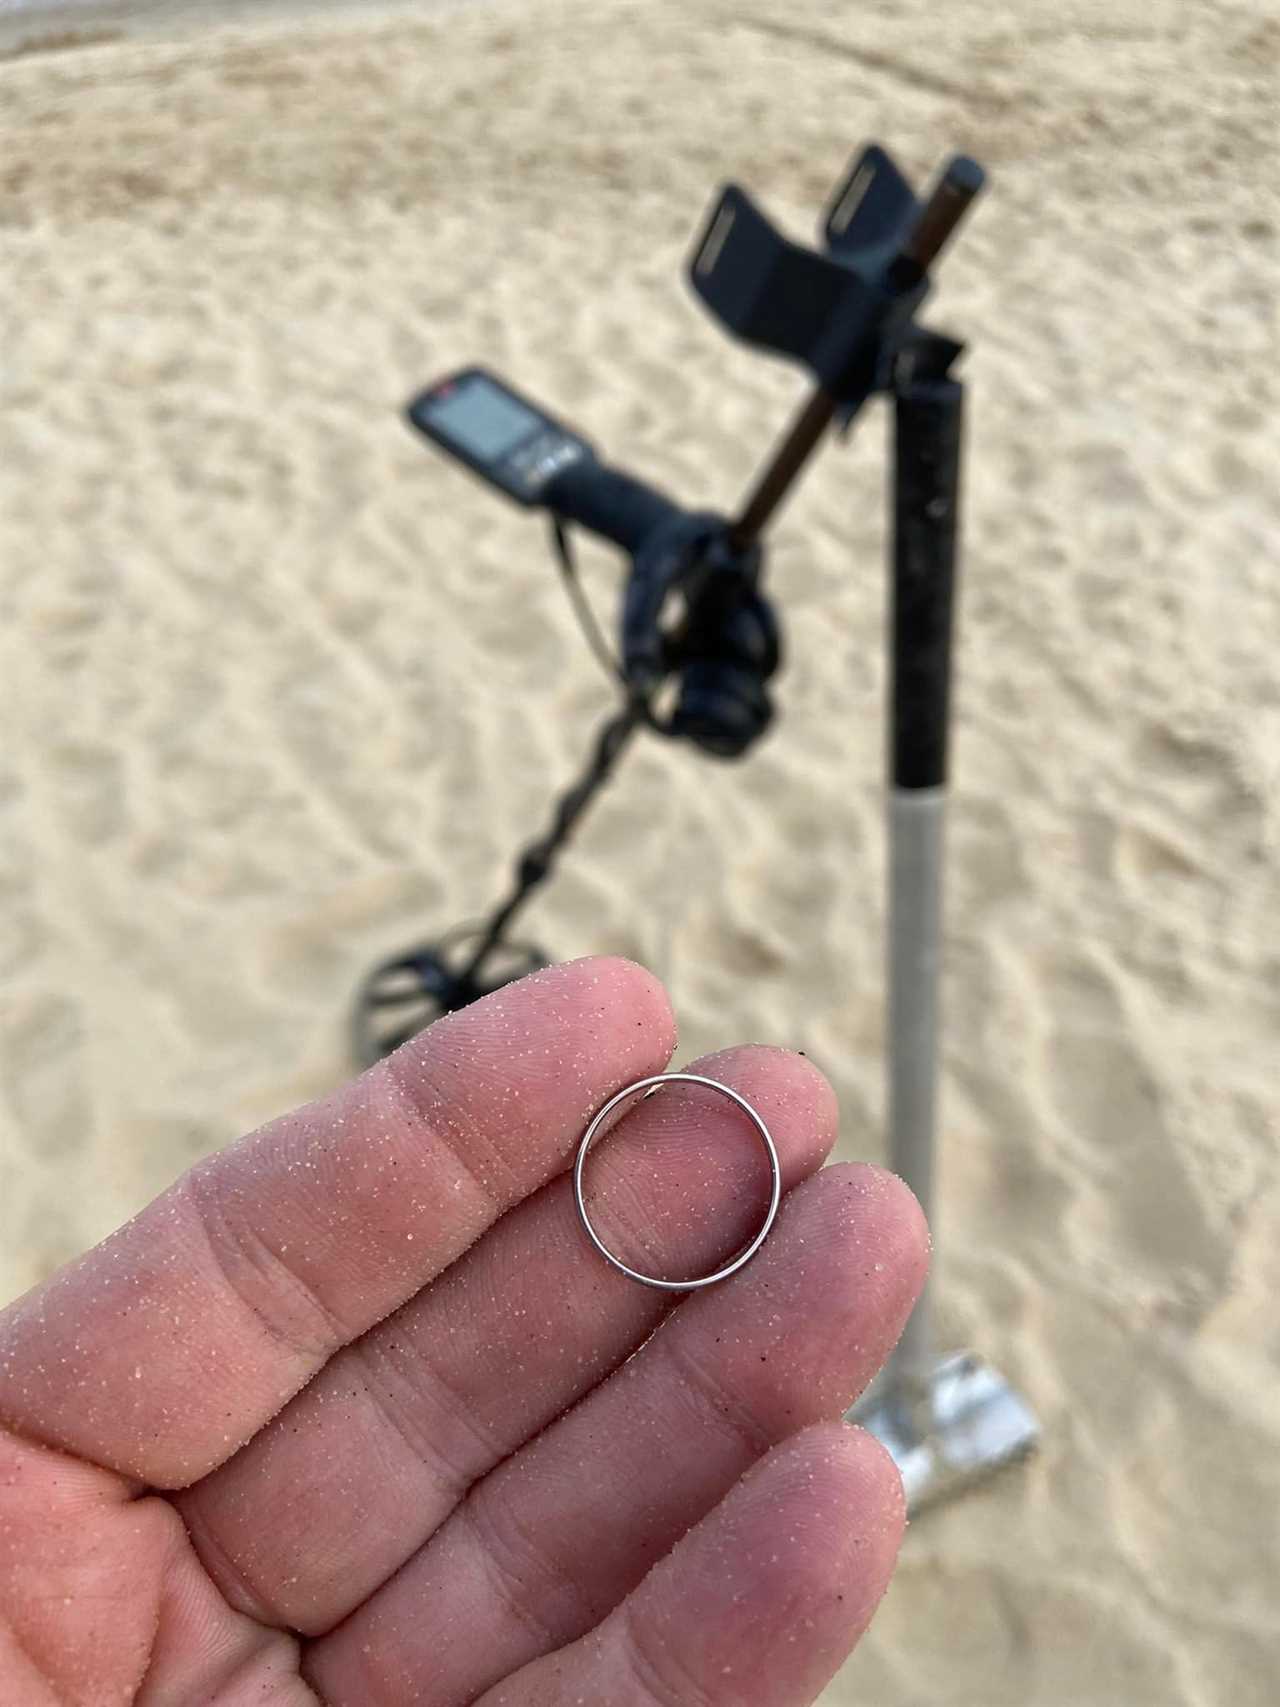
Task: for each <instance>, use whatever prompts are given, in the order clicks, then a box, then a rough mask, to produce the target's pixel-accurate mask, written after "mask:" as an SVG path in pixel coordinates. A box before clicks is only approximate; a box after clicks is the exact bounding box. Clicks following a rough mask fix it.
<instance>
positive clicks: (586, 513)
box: [546, 457, 682, 555]
mask: <svg viewBox="0 0 1280 1707" xmlns="http://www.w3.org/2000/svg"><path fill="white" fill-rule="evenodd" d="M546 503H547V505H548V507H549V508H550V509H552V510H554V512H555V513H556V515H558V516H561V517H563V519H564V520H565V521H567V522H576V523H577V524H578V526H579V527H584V528H586V529H587V531H588V532H589V533H598V534H600V535H601V536H602V537H603V538H604V539H610V540H612V541H613V543H614V544H615V545H620V546H621V547H622V549H623V550H624V551H628V552H631V553H632V554H633V555H634V553H635V552H637V551H638V550H639V549H640V547H641V546H642V545H643V544H644V543H645V541H646V540H647V539H649V538H650V537H651V536H652V535H653V534H654V533H656V531H657V530H658V528H660V527H663V526H665V525H666V524H667V523H668V522H672V521H675V520H676V519H677V518H678V517H679V516H680V515H681V514H682V512H681V510H680V508H679V506H678V505H677V504H674V503H672V501H671V499H670V498H668V497H666V496H665V495H664V494H663V493H661V492H656V491H655V490H654V489H653V487H652V486H646V485H645V484H644V483H643V482H642V481H640V480H633V479H632V477H631V476H630V475H629V474H619V473H618V472H617V470H616V469H612V468H606V467H605V466H604V465H603V463H599V462H596V461H595V460H594V458H591V457H587V458H584V459H583V460H582V461H580V462H576V463H573V464H571V465H570V466H569V467H568V468H566V469H565V471H564V473H563V474H558V475H557V476H556V478H555V479H554V480H553V481H552V482H551V484H550V486H549V487H548V488H547V493H546Z"/></svg>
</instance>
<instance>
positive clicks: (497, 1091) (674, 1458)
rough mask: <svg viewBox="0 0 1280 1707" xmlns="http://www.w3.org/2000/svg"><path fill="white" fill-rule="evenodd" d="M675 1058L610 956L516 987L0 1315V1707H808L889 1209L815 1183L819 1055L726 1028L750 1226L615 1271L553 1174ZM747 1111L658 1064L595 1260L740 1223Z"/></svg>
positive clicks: (843, 1533)
mask: <svg viewBox="0 0 1280 1707" xmlns="http://www.w3.org/2000/svg"><path fill="white" fill-rule="evenodd" d="M671 1046H672V1035H671V1021H670V1016H669V1012H668V1010H667V1007H666V1003H665V1000H664V998H663V996H662V994H661V991H660V990H659V989H658V988H657V986H656V985H655V984H654V983H653V981H652V980H651V979H649V978H648V977H647V976H646V975H645V974H643V973H641V972H639V971H638V970H637V969H636V968H634V967H630V966H628V965H626V964H625V963H622V962H599V961H597V962H579V963H576V964H574V965H571V966H565V967H560V968H556V969H554V970H553V971H551V972H549V973H546V974H542V975H539V976H538V977H536V978H534V979H530V980H526V981H524V983H522V984H520V985H518V986H513V987H512V988H511V989H509V990H507V991H505V992H502V993H501V994H499V995H498V996H497V997H494V998H490V999H489V1000H488V1001H487V1002H485V1003H481V1004H478V1005H477V1006H476V1007H475V1008H473V1009H469V1010H467V1011H466V1012H464V1013H462V1014H460V1015H457V1016H454V1017H453V1018H451V1019H449V1020H447V1021H445V1022H442V1023H441V1024H440V1025H438V1026H435V1027H433V1028H432V1030H431V1031H430V1032H429V1033H427V1034H426V1035H425V1036H424V1037H423V1038H422V1039H420V1040H417V1041H415V1042H414V1043H413V1044H410V1045H408V1046H406V1048H405V1049H404V1050H402V1051H401V1052H400V1054H399V1055H398V1056H397V1057H396V1058H395V1059H394V1060H393V1062H392V1063H390V1064H384V1065H383V1066H382V1067H379V1068H375V1069H374V1070H373V1071H372V1072H370V1073H368V1074H366V1075H365V1076H364V1078H363V1079H360V1080H357V1081H355V1082H354V1083H353V1084H352V1085H349V1086H347V1087H345V1088H344V1089H343V1090H342V1091H340V1092H338V1093H337V1094H336V1095H334V1096H333V1097H331V1098H329V1099H327V1100H326V1101H325V1102H323V1103H320V1104H316V1105H313V1106H312V1107H310V1108H308V1109H304V1110H301V1111H299V1112H298V1113H297V1114H294V1115H291V1116H288V1117H286V1118H285V1119H284V1120H282V1121H279V1122H276V1123H275V1124H274V1125H273V1126H271V1127H268V1128H266V1129H265V1130H264V1131H263V1132H262V1133H260V1134H257V1135H256V1136H254V1137H253V1138H251V1139H248V1140H246V1141H244V1143H242V1144H241V1145H238V1146H235V1147H233V1148H232V1149H231V1150H229V1151H227V1152H224V1153H223V1154H222V1155H220V1156H218V1157H215V1158H213V1159H212V1160H211V1161H210V1162H209V1163H207V1164H205V1165H203V1166H202V1167H201V1168H198V1169H196V1170H195V1171H194V1172H193V1173H192V1174H190V1175H188V1176H187V1177H186V1178H185V1179H184V1180H182V1181H180V1182H179V1183H178V1185H176V1186H175V1187H174V1188H173V1189H172V1191H170V1192H169V1193H167V1194H166V1195H165V1196H164V1197H162V1198H160V1199H159V1200H157V1202H156V1203H155V1204H153V1205H152V1206H151V1207H150V1208H149V1209H148V1210H146V1211H144V1212H143V1214H142V1215H141V1216H139V1217H138V1218H137V1219H136V1220H135V1221H134V1222H131V1223H130V1224H129V1225H128V1226H127V1227H125V1228H123V1229H122V1230H121V1231H120V1232H119V1233H117V1234H115V1235H113V1237H112V1238H111V1239H109V1240H108V1241H107V1242H106V1243H105V1244H104V1245H103V1246H101V1247H99V1248H98V1250H96V1251H94V1252H91V1253H90V1254H89V1256H88V1257H86V1258H84V1259H83V1260H82V1261H81V1262H80V1263H78V1264H75V1265H72V1266H71V1267H70V1268H69V1269H67V1270H64V1271H63V1273H62V1274H61V1275H59V1276H57V1277H55V1279H54V1280H53V1281H52V1282H51V1283H50V1284H49V1285H48V1286H47V1287H45V1288H44V1289H42V1290H41V1291H39V1292H37V1293H34V1294H31V1295H29V1296H28V1297H27V1298H25V1299H22V1300H20V1301H19V1302H18V1303H17V1304H16V1305H14V1306H13V1307H12V1308H11V1309H10V1310H9V1311H8V1312H7V1313H6V1314H5V1315H4V1316H3V1317H0V1419H3V1421H4V1423H5V1424H6V1425H7V1429H8V1432H7V1433H5V1434H3V1435H0V1442H2V1443H3V1444H2V1446H0V1457H2V1458H3V1460H4V1472H5V1473H4V1474H3V1475H0V1700H4V1701H9V1700H13V1701H22V1702H24V1703H30V1704H31V1707H44V1704H45V1703H48V1704H49V1707H53V1704H55V1703H57V1704H63V1703H68V1702H74V1703H84V1704H85V1707H90V1704H92V1707H98V1704H99V1703H107V1702H113V1703H116V1702H118V1703H137V1704H139V1707H171V1704H172V1707H189V1704H194V1703H202V1704H208V1707H240V1704H242V1703H245V1704H247V1703H249V1702H253V1703H254V1704H255V1707H263V1704H265V1707H294V1704H300V1703H308V1704H311V1707H314V1704H315V1703H317V1702H322V1703H325V1704H327V1707H349V1704H350V1707H357V1704H358V1707H384V1704H385V1707H391V1704H396V1707H399V1704H400V1703H405V1702H421V1703H424V1704H425V1707H455V1704H457V1707H462V1704H463V1703H473V1702H477V1703H483V1704H484V1707H498V1704H499V1703H502V1704H503V1707H551V1704H553V1703H562V1702H565V1701H575V1700H579V1699H582V1700H586V1701H591V1702H593V1703H617V1704H618V1707H623V1704H626V1707H631V1704H635V1707H658V1704H661V1707H670V1704H673V1703H676V1702H679V1703H682V1704H683V1703H691V1702H699V1703H705V1704H706V1707H738V1704H742V1703H747V1702H750V1703H751V1707H799V1704H801V1703H806V1702H810V1701H812V1699H813V1697H814V1696H815V1694H816V1693H817V1692H818V1690H819V1689H820V1688H821V1687H822V1685H823V1683H824V1682H825V1681H826V1679H827V1678H828V1677H829V1676H830V1674H831V1672H832V1671H833V1670H834V1669H835V1667H836V1666H837V1665H838V1664H839V1663H840V1662H841V1660H842V1659H843V1657H844V1655H845V1654H846V1652H847V1651H848V1649H849V1647H850V1646H851V1645H852V1643H853V1641H854V1640H855V1639H856V1636H857V1634H858V1633H859V1631H860V1630H861V1628H862V1626H863V1625H864V1624H865V1622H866V1620H867V1618H868V1617H869V1616H870V1613H871V1611H872V1609H873V1608H874V1605H875V1603H876V1601H877V1599H878V1598H879V1595H880V1593H881V1592H882V1590H883V1587H884V1584H885V1582H886V1580H887V1577H888V1574H889V1571H890V1570H891V1568H892V1562H893V1557H894V1554H895V1552H896V1547H897V1541H898V1536H899V1533H900V1529H901V1509H900V1504H901V1501H900V1493H899V1490H898V1487H897V1484H896V1478H895V1476H894V1474H893V1471H892V1468H891V1467H890V1466H888V1464H887V1461H886V1460H885V1459H884V1458H883V1455H882V1454H881V1453H880V1452H879V1449H878V1448H876V1447H875V1446H874V1443H872V1442H870V1441H868V1440H866V1439H865V1437H862V1436H859V1435H857V1434H855V1433H853V1432H852V1431H849V1430H847V1429H845V1428H843V1427H841V1426H838V1424H837V1419H838V1418H839V1417H840V1415H841V1413H842V1412H843V1411H844V1409H845V1408H846V1407H847V1405H848V1403H849V1402H850V1400H851V1398H852V1396H853V1395H854V1393H855V1392H856V1391H857V1390H858V1389H859V1388H860V1387H861V1386H862V1385H864V1384H865V1382H866V1381H867V1380H868V1379H869V1378H870V1376H871V1375H872V1374H873V1373H874V1371H875V1368H876V1367H877V1365H878V1363H879V1362H880V1360H881V1359H882V1358H883V1356H884V1354H885V1352H886V1351H887V1350H888V1348H889V1346H890V1345H891V1344H892V1341H893V1339H894V1338H895V1337H896V1335H897V1333H898V1331H899V1330H900V1328H901V1325H902V1321H903V1319H904V1316H905V1313H906V1311H907V1310H908V1309H909V1307H910V1304H911V1301H912V1299H913V1297H914V1295H915V1292H916V1290H917V1288H918V1286H919V1284H920V1280H921V1278H922V1274H923V1268H924V1261H925V1257H924V1237H923V1230H922V1227H921V1223H920V1219H919V1215H918V1211H917V1210H916V1208H915V1206H914V1203H913V1202H912V1200H911V1198H910V1197H909V1195H908V1194H907V1193H906V1192H905V1191H904V1190H903V1189H902V1188H901V1187H899V1186H898V1185H897V1184H896V1183H895V1182H893V1181H891V1180H890V1179H889V1178H888V1177H887V1176H884V1175H881V1174H878V1173H876V1172H874V1171H872V1170H869V1169H862V1168H832V1169H827V1170H824V1171H822V1172H821V1173H817V1170H818V1168H819V1166H820V1164H821V1161H822V1159H823V1157H824V1155H825V1153H826V1151H827V1149H828V1148H829V1146H830V1143H831V1141H832V1138H833V1136H834V1110H833V1106H832V1098H831V1095H830V1092H829V1090H828V1088H827V1087H826V1085H825V1083H824V1082H823V1081H822V1080H821V1078H820V1077H819V1076H818V1075H817V1074H816V1073H815V1072H814V1071H813V1069H812V1068H810V1067H809V1066H808V1065H807V1063H804V1062H802V1061H799V1060H797V1059H796V1058H794V1057H789V1056H785V1055H783V1054H781V1053H779V1052H777V1051H772V1050H763V1049H742V1050H734V1051H730V1052H727V1053H726V1054H723V1055H721V1056H718V1057H716V1058H715V1059H714V1061H713V1062H712V1063H709V1064H707V1065H708V1066H709V1069H710V1071H711V1072H712V1073H713V1074H714V1076H716V1077H718V1078H720V1079H722V1080H723V1081H725V1082H726V1083H730V1084H732V1085H734V1086H735V1088H737V1089H739V1090H741V1091H742V1092H743V1093H744V1094H745V1095H746V1096H748V1097H749V1098H750V1099H751V1100H752V1101H753V1102H754V1103H755V1104H756V1106H757V1107H758V1108H759V1109H760V1111H761V1113H762V1114H764V1116H765V1118H766V1120H768V1121H769V1123H770V1125H771V1127H772V1129H773V1131H774V1135H775V1138H776V1140H777V1143H778V1148H779V1152H780V1154H781V1157H782V1163H783V1169H784V1177H785V1183H786V1185H787V1186H788V1187H789V1188H792V1189H790V1190H789V1195H788V1198H787V1201H786V1202H785V1203H784V1205H783V1211H782V1214H781V1216H780V1217H779V1221H778V1225H777V1228H776V1229H775V1232H774V1234H773V1236H772V1238H771V1239H770V1241H769V1243H768V1245H767V1246H766V1247H765V1249H764V1250H763V1252H762V1253H761V1255H760V1256H759V1258H758V1259H757V1260H756V1262H755V1263H753V1264H752V1265H751V1266H750V1267H749V1268H747V1269H746V1270H744V1271H743V1272H742V1273H741V1274H740V1275H739V1276H737V1277H735V1279H733V1280H732V1281H730V1282H727V1283H726V1284H725V1285H724V1286H722V1287H718V1288H714V1289H712V1290H711V1291H709V1292H707V1293H704V1294H699V1295H697V1296H694V1297H690V1298H689V1299H688V1300H687V1301H685V1302H683V1303H680V1304H679V1305H678V1307H676V1308H675V1309H672V1308H671V1306H670V1303H669V1300H668V1298H667V1296H666V1295H664V1294H659V1293H653V1292H650V1291H648V1290H647V1289H644V1288H640V1287H636V1286H634V1285H633V1284H632V1283H630V1282H629V1281H627V1280H625V1279H624V1278H623V1277H621V1276H619V1275H617V1274H615V1273H614V1272H613V1271H612V1270H611V1269H608V1268H607V1267H606V1266H605V1265H604V1264H602V1263H601V1262H600V1261H599V1259H598V1257H596V1256H595V1254H594V1253H593V1252H591V1250H590V1248H589V1247H588V1246H587V1244H586V1241H585V1240H584V1239H583V1238H582V1236H581V1232H580V1229H579V1228H578V1226H577V1223H576V1221H575V1219H574V1217H573V1214H572V1210H571V1207H570V1199H569V1187H568V1181H567V1179H566V1178H565V1175H564V1171H563V1170H564V1167H565V1164H566V1161H567V1159H568V1156H569V1154H570V1152H571V1150H572V1146H573V1142H574V1139H575V1138H576V1136H577V1134H578V1133H579V1132H580V1131H581V1129H582V1127H583V1125H585V1122H586V1120H587V1118H588V1117H589V1115H590V1113H591V1111H592V1110H593V1109H594V1108H595V1107H597V1106H598V1105H599V1104H600V1103H601V1102H602V1101H603V1100H604V1098H605V1097H606V1096H607V1095H608V1094H609V1093H610V1092H611V1091H612V1090H614V1089H616V1088H617V1087H618V1086H619V1085H620V1084H622V1083H626V1082H628V1081H629V1080H631V1079H634V1078H638V1077H641V1076H643V1075H644V1074H646V1073H650V1072H655V1071H659V1070H661V1067H662V1066H663V1065H664V1064H665V1061H666V1059H667V1058H668V1056H669V1054H670V1050H671ZM717 1102H718V1099H717ZM739 1120H740V1116H735V1115H734V1113H733V1111H732V1109H730V1108H728V1107H727V1105H726V1106H725V1107H719V1106H715V1105H714V1104H713V1103H712V1102H711V1101H710V1100H708V1099H705V1098H704V1097H703V1096H702V1094H701V1093H698V1092H696V1091H695V1092H692V1093H690V1092H689V1091H687V1090H683V1089H671V1090H665V1091H664V1092H663V1093H662V1095H661V1096H660V1097H657V1098H654V1099H651V1100H649V1101H646V1102H645V1103H644V1104H643V1105H642V1106H640V1107H637V1108H636V1109H635V1110H634V1111H633V1112H632V1113H631V1114H629V1115H628V1116H627V1117H626V1120H625V1121H624V1122H623V1124H622V1125H621V1126H620V1127H619V1128H618V1130H617V1131H616V1132H615V1133H614V1134H612V1135H611V1136H610V1138H608V1139H607V1140H606V1141H605V1142H604V1144H603V1145H602V1146H601V1147H600V1153H599V1159H598V1162H597V1161H595V1159H594V1157H593V1171H594V1176H595V1189H598V1190H599V1192H600V1197H601V1201H602V1202H607V1203H608V1205H609V1214H610V1217H611V1222H610V1225H611V1228H612V1229H613V1233H614V1237H615V1239H616V1240H617V1241H618V1243H619V1244H620V1245H621V1246H622V1248H623V1249H624V1251H625V1250H627V1249H628V1248H629V1250H630V1252H631V1254H632V1256H633V1257H637V1258H638V1257H640V1255H641V1253H643V1256H644V1262H645V1263H646V1264H647V1265H648V1266H650V1267H652V1266H653V1265H654V1264H655V1263H658V1264H661V1263H663V1261H664V1260H669V1261H670V1263H671V1264H672V1265H673V1266H675V1265H677V1264H688V1263H693V1264H698V1263H705V1262H710V1263H714V1262H715V1261H716V1259H717V1258H718V1257H719V1256H720V1255H721V1254H723V1252H725V1251H726V1250H728V1249H731V1248H732V1247H733V1246H734V1244H735V1243H737V1242H738V1241H739V1240H740V1239H741V1237H742V1236H743V1234H744V1233H745V1232H746V1231H747V1229H748V1227H749V1225H750V1223H751V1218H752V1215H753V1212H754V1210H755V1207H756V1197H755V1192H754V1189H753V1187H754V1184H755V1180H756V1172H757V1169H758V1159H757V1158H756V1157H755V1156H754V1155H753V1153H752V1146H751V1145H750V1144H749V1143H746V1142H744V1140H743V1134H742V1131H741V1129H740V1127H739V1126H738V1125H737V1121H739ZM695 1138H696V1140H697V1141H696V1143H695V1142H693V1140H694V1139H695ZM637 1158H639V1159H640V1160H641V1162H642V1163H643V1164H644V1165H642V1166H637ZM650 1164H652V1165H650ZM815 1173H816V1176H817V1177H814V1178H809V1176H811V1175H814V1174H815ZM806 1181H807V1183H805V1182H806ZM659 1228H660V1229H661V1233H660V1235H659V1233H658V1232H657V1229H659ZM676 1253H678V1256H677V1255H676Z"/></svg>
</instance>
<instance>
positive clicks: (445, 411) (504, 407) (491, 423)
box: [430, 375, 543, 462]
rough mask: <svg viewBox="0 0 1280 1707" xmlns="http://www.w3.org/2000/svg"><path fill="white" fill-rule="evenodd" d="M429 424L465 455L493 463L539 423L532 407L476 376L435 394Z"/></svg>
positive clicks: (534, 429)
mask: <svg viewBox="0 0 1280 1707" xmlns="http://www.w3.org/2000/svg"><path fill="white" fill-rule="evenodd" d="M430 419H431V425H432V426H433V427H434V428H435V430H436V431H437V432H438V433H441V434H443V436H444V437H445V438H447V439H451V440H452V441H453V443H454V444H456V445H457V446H458V448H459V449H460V450H462V451H465V452H466V454H467V455H468V456H473V457H475V458H477V460H480V461H484V462H491V461H492V462H496V461H498V460H500V459H501V458H502V457H504V456H506V455H507V453H508V452H509V451H512V450H514V449H515V447H516V446H517V445H518V444H519V443H520V442H521V440H522V439H527V438H528V437H529V435H530V434H531V433H535V432H537V431H538V429H539V428H540V427H541V426H542V425H543V423H542V421H541V420H540V419H539V418H538V416H537V415H535V414H534V412H533V410H532V409H526V408H525V406H524V404H523V403H519V402H517V401H516V399H515V398H514V397H512V396H511V394H510V393H509V392H506V391H503V390H501V389H500V388H499V387H498V386H496V385H493V384H490V383H489V382H488V381H486V380H485V379H483V378H482V377H480V376H479V375H476V376H474V377H472V378H469V379H466V380H463V381H460V382H459V383H458V384H457V385H455V386H453V388H452V389H451V390H448V391H446V392H444V393H443V394H437V395H436V396H435V397H434V398H433V399H432V401H431V406H430Z"/></svg>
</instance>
